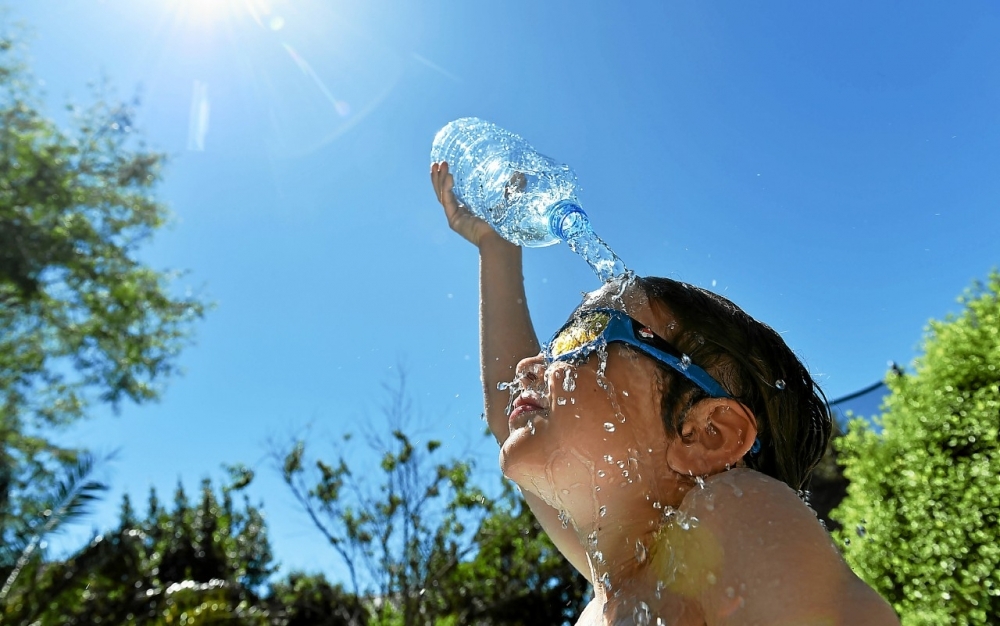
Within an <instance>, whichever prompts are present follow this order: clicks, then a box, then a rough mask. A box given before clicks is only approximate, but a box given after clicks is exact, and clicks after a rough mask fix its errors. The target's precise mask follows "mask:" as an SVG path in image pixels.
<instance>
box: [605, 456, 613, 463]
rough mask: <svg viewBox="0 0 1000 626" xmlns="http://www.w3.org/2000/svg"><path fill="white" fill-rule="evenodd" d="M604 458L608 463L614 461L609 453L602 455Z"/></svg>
mask: <svg viewBox="0 0 1000 626" xmlns="http://www.w3.org/2000/svg"><path fill="white" fill-rule="evenodd" d="M604 460H605V461H607V462H608V463H614V462H615V459H614V457H612V456H611V455H610V454H605V455H604Z"/></svg>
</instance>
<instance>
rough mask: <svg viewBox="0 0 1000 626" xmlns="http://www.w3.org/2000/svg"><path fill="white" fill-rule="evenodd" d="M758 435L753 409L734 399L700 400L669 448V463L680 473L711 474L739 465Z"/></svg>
mask: <svg viewBox="0 0 1000 626" xmlns="http://www.w3.org/2000/svg"><path fill="white" fill-rule="evenodd" d="M756 438H757V420H756V418H755V417H754V414H753V412H752V411H750V409H748V408H747V407H745V406H744V405H742V404H740V403H739V402H737V401H736V400H733V399H731V398H709V399H706V400H701V401H700V402H697V403H696V404H695V405H694V406H692V407H691V409H690V410H689V411H688V413H687V415H686V416H685V418H684V423H683V424H681V432H680V436H679V437H676V438H674V439H673V440H672V441H671V442H670V443H669V444H668V447H667V464H668V465H669V466H670V467H671V468H672V469H673V470H674V471H675V472H677V473H679V474H685V475H688V476H708V475H711V474H717V473H719V472H721V471H724V470H726V469H728V468H729V467H733V466H735V465H736V464H737V463H739V461H740V460H741V459H742V458H743V456H744V455H745V454H746V453H747V452H748V451H749V450H750V447H751V446H753V442H754V440H755V439H756Z"/></svg>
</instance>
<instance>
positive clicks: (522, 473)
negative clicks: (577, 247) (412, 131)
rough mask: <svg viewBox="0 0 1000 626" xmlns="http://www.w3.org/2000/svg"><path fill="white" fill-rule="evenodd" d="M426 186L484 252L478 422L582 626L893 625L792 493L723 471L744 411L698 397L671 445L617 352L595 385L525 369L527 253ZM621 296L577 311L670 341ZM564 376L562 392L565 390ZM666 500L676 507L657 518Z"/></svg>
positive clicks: (638, 300)
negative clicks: (519, 493) (580, 595)
mask: <svg viewBox="0 0 1000 626" xmlns="http://www.w3.org/2000/svg"><path fill="white" fill-rule="evenodd" d="M431 182H432V184H433V186H434V190H435V193H436V194H437V197H438V200H439V201H440V202H441V204H442V206H443V208H444V213H445V216H446V217H447V219H448V224H449V226H450V227H451V228H452V229H453V230H455V232H457V233H458V234H459V235H461V236H462V237H463V238H465V239H466V240H468V241H469V242H471V243H472V244H473V245H475V246H476V248H477V249H478V251H479V261H480V338H481V344H480V348H481V350H480V357H481V362H480V365H481V368H482V372H481V374H482V380H483V382H484V401H485V409H486V411H485V412H486V417H487V421H488V423H489V425H490V429H491V431H492V432H493V434H494V436H495V437H496V439H497V442H498V443H499V444H500V445H501V466H502V468H503V471H504V473H505V474H507V475H508V476H510V477H512V478H513V479H514V480H515V481H517V483H518V484H519V486H520V487H521V489H522V490H523V492H524V497H525V501H526V503H527V504H528V505H529V506H530V507H531V510H532V512H533V513H534V515H535V516H536V518H537V519H538V521H539V523H540V524H541V525H542V527H543V528H544V529H545V531H546V533H547V534H548V535H549V537H550V538H551V539H552V541H553V542H554V543H555V545H556V546H557V547H558V548H559V550H560V551H561V552H562V554H563V555H564V556H565V557H566V558H567V559H568V560H569V561H570V562H571V563H572V564H573V565H574V566H575V567H576V568H577V569H578V570H580V571H581V572H582V573H583V574H584V575H586V576H588V578H589V579H590V580H591V581H592V582H593V583H594V584H595V598H594V600H593V602H592V603H591V605H590V606H588V608H587V610H586V611H585V612H584V614H583V615H582V616H581V619H580V622H579V623H580V624H587V625H590V624H634V623H649V624H657V623H658V622H657V621H656V620H657V618H658V617H659V618H662V619H663V623H667V624H753V623H759V624H796V625H799V624H852V625H853V624H873V625H882V624H885V625H889V624H898V623H899V621H898V619H897V618H896V617H895V615H894V614H893V612H892V610H891V608H889V607H888V605H887V604H886V603H885V602H884V601H882V600H881V598H879V597H878V595H877V594H875V593H874V592H873V591H872V590H871V589H870V588H869V587H867V586H866V585H865V584H864V583H863V582H861V581H860V580H859V579H857V577H855V576H854V574H853V573H852V572H851V571H850V569H849V568H848V567H847V566H846V565H845V564H844V562H843V560H842V559H841V558H840V557H839V555H838V554H837V552H836V550H835V549H834V548H833V546H832V544H831V542H830V539H829V537H828V535H827V534H826V532H825V531H824V530H823V529H822V527H821V526H820V525H819V523H818V522H817V521H816V519H815V516H814V515H813V514H812V512H811V511H810V510H809V509H808V507H806V506H805V505H804V504H803V503H802V502H801V501H800V500H799V499H798V497H797V496H796V494H795V493H794V492H793V491H792V490H791V489H789V488H788V487H787V486H786V485H784V484H783V483H780V482H778V481H776V480H774V479H772V478H769V477H767V476H764V475H762V474H759V473H757V472H753V471H749V470H743V469H734V470H729V471H727V468H728V467H732V466H734V465H737V464H738V462H739V460H740V459H741V458H742V456H743V455H744V454H745V453H746V451H747V449H748V448H749V446H750V445H751V442H752V439H753V436H754V434H755V431H754V428H755V422H754V420H753V416H752V414H748V413H747V412H746V410H745V407H742V406H741V405H738V404H732V405H730V404H727V403H726V402H724V401H720V400H705V401H702V402H700V403H698V404H697V405H696V406H695V407H693V408H692V410H691V411H690V412H689V414H688V416H687V418H686V419H685V423H684V427H683V428H682V431H681V436H680V437H676V438H674V439H670V438H668V437H667V436H666V434H665V431H664V430H663V426H662V423H660V422H659V395H658V394H659V392H660V389H659V385H660V381H659V379H658V377H657V376H656V372H655V366H653V364H652V362H651V361H650V360H649V359H648V358H647V357H645V356H642V355H637V354H634V353H633V352H632V351H631V350H628V349H626V348H622V347H621V346H616V345H613V346H611V347H610V348H609V351H608V359H607V364H606V370H605V371H604V374H603V377H602V376H600V370H599V366H600V363H599V359H598V358H597V357H592V358H591V359H589V360H588V361H587V362H584V363H580V364H575V365H574V364H563V363H559V364H555V365H552V366H546V365H545V364H544V363H543V362H542V361H540V360H539V359H538V358H537V357H530V358H525V357H529V355H534V354H537V353H538V349H539V346H538V340H537V337H536V335H535V332H534V329H533V327H532V324H531V319H530V316H529V314H528V309H527V304H526V297H525V293H524V285H523V281H522V279H521V276H522V266H521V250H520V249H519V248H517V247H516V246H513V245H512V244H510V243H508V242H506V241H504V240H503V239H502V238H500V237H499V236H498V235H497V234H496V233H495V232H494V231H493V230H492V229H491V228H490V227H489V225H487V224H486V223H485V222H483V221H482V220H479V219H478V218H476V217H474V216H473V215H472V214H471V213H470V212H469V211H468V210H466V209H465V208H464V207H462V206H461V205H460V204H458V202H457V200H456V199H455V197H454V194H453V193H452V191H451V188H452V185H453V180H452V177H451V174H450V173H449V171H448V167H447V164H443V163H441V164H434V165H433V166H432V167H431ZM619 287H620V286H619ZM616 291H618V289H617V288H614V289H612V288H605V289H602V290H599V291H598V292H596V293H595V294H593V295H592V296H591V297H589V298H588V299H587V300H586V301H585V303H584V306H612V307H613V308H621V309H622V310H625V311H626V312H628V313H629V314H630V315H632V316H633V317H635V318H637V319H639V320H640V321H641V322H643V323H645V324H647V325H650V326H651V327H652V328H653V330H654V331H655V332H656V333H657V334H660V335H661V336H663V337H665V338H666V339H668V340H669V339H671V336H672V334H671V333H672V328H671V322H672V319H671V318H670V314H669V311H667V310H666V309H665V308H662V307H651V306H650V305H649V303H648V302H646V301H645V297H644V295H643V294H642V293H641V292H639V291H636V290H634V289H633V290H628V289H627V290H626V291H625V292H624V293H623V294H622V297H621V298H620V299H616V298H615V297H614V293H615V292H616ZM695 361H696V362H697V358H696V357H695ZM515 376H516V378H517V380H518V381H519V382H520V383H523V385H524V387H525V390H526V391H525V393H519V398H518V404H517V406H515V407H513V408H514V411H513V412H512V413H511V414H508V413H507V412H506V411H504V407H505V406H506V405H507V401H508V394H506V393H505V392H502V391H498V390H497V383H498V382H501V381H510V380H511V379H512V378H515ZM567 379H569V380H572V381H573V383H575V388H573V389H572V390H569V389H564V388H563V384H565V382H566V381H567ZM602 385H603V386H602ZM570 387H572V385H570ZM626 394H627V395H626ZM560 397H562V398H565V399H566V402H565V403H564V404H560V403H559V398H560ZM577 416H579V417H577ZM621 417H624V418H625V421H624V422H621V421H620V420H621ZM654 418H655V419H654ZM605 423H610V424H612V425H613V426H614V431H609V430H606V429H605V426H604V424H605ZM532 431H533V432H534V434H532ZM605 456H609V457H610V458H611V462H608V461H606V460H605ZM619 462H621V463H622V465H621V466H619V465H618V463H619ZM625 471H628V472H629V475H628V476H625ZM602 472H603V474H602ZM699 476H700V477H703V478H702V482H701V484H702V485H703V487H702V486H700V485H699V481H698V480H697V479H696V477H699ZM630 480H631V482H629V481H630ZM670 505H673V506H674V507H675V508H676V511H674V512H672V513H671V514H670V515H665V512H666V511H668V506H670ZM560 511H561V512H562V514H560ZM602 511H603V514H602ZM695 519H697V521H696V522H695V521H694V520H695ZM640 546H641V549H640ZM605 583H607V584H605ZM647 617H648V621H647V619H646V618H647Z"/></svg>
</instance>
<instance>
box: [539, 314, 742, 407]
mask: <svg viewBox="0 0 1000 626" xmlns="http://www.w3.org/2000/svg"><path fill="white" fill-rule="evenodd" d="M609 343H624V344H626V345H629V346H632V347H633V348H635V349H636V350H638V351H640V352H642V353H643V354H645V355H646V356H649V357H651V358H653V359H655V360H656V361H658V362H660V363H662V364H663V365H665V366H667V367H669V368H671V369H673V370H674V371H676V372H677V373H678V374H680V375H681V376H683V377H684V378H686V379H688V380H690V381H691V382H692V383H694V384H695V385H697V387H698V388H699V389H701V390H702V391H704V392H705V393H707V394H708V395H709V396H710V397H712V398H728V397H730V396H729V394H728V393H727V392H726V390H725V389H723V387H722V385H720V384H719V382H718V381H717V380H715V379H714V378H712V377H711V376H710V375H709V374H708V372H706V371H705V370H703V369H702V368H701V367H699V366H697V365H695V364H694V363H692V362H691V357H689V356H688V355H686V354H682V353H681V352H680V351H679V350H678V349H677V348H675V347H674V346H673V345H671V344H670V343H669V342H668V341H667V340H666V339H664V338H662V337H660V336H659V335H657V334H655V333H654V332H653V331H652V330H651V329H650V328H649V327H648V326H645V325H643V324H642V323H641V322H638V321H636V320H635V319H633V318H631V317H629V316H628V315H627V314H626V313H624V312H622V311H618V310H616V309H590V310H588V311H583V312H581V313H580V314H578V315H575V316H573V318H572V319H571V320H570V321H569V322H567V323H566V325H565V326H563V327H562V328H560V329H559V330H558V331H557V332H556V334H555V335H553V336H552V339H551V340H549V343H548V345H546V346H545V350H544V352H543V354H544V356H545V360H546V361H548V362H549V363H551V362H553V361H576V362H580V361H583V360H585V359H586V358H587V357H589V356H590V355H591V354H592V353H593V352H594V351H596V350H598V349H600V348H601V347H603V346H607V345H608V344H609Z"/></svg>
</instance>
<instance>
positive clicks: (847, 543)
mask: <svg viewBox="0 0 1000 626" xmlns="http://www.w3.org/2000/svg"><path fill="white" fill-rule="evenodd" d="M844 545H845V546H849V545H851V540H850V539H847V538H846V537H845V538H844Z"/></svg>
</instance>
